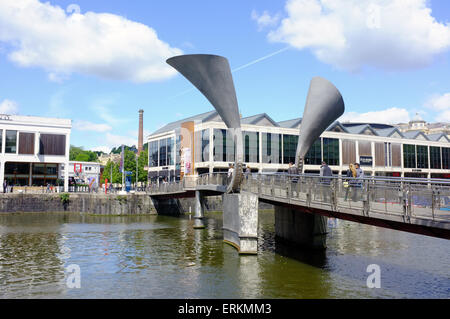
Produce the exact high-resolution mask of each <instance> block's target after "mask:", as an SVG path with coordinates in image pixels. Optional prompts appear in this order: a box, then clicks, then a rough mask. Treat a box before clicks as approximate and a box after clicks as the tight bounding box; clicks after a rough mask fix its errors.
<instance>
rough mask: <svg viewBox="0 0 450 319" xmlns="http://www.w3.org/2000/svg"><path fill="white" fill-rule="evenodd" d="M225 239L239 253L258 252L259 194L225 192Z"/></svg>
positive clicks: (223, 200)
mask: <svg viewBox="0 0 450 319" xmlns="http://www.w3.org/2000/svg"><path fill="white" fill-rule="evenodd" d="M222 202H223V241H224V242H226V243H228V244H230V245H232V246H233V247H235V248H237V250H238V251H239V254H257V253H258V196H257V195H255V194H252V193H247V192H241V193H240V194H223V195H222Z"/></svg>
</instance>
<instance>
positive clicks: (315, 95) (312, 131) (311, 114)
mask: <svg viewBox="0 0 450 319" xmlns="http://www.w3.org/2000/svg"><path fill="white" fill-rule="evenodd" d="M344 111H345V106H344V100H343V99H342V96H341V93H339V91H338V89H337V88H336V87H335V86H334V85H333V84H332V83H331V82H329V81H328V80H326V79H324V78H321V77H318V76H317V77H314V78H312V80H311V84H310V86H309V91H308V97H307V98H306V104H305V110H304V112H303V118H302V123H301V125H300V135H299V138H298V144H297V154H296V157H295V166H296V167H297V168H298V169H299V172H300V173H302V172H303V162H304V158H305V155H306V153H308V151H309V149H310V147H311V146H312V145H313V143H314V142H315V141H316V140H317V139H318V138H319V137H320V135H321V134H322V133H323V132H324V131H325V130H326V129H327V127H328V126H330V125H331V124H332V123H333V122H334V121H336V120H337V119H338V118H339V117H340V116H341V115H342V114H344Z"/></svg>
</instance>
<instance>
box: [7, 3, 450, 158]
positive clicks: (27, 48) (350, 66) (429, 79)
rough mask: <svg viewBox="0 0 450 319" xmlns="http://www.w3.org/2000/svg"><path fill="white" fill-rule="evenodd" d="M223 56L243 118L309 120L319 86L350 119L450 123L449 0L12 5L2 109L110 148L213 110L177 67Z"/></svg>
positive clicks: (79, 142)
mask: <svg viewBox="0 0 450 319" xmlns="http://www.w3.org/2000/svg"><path fill="white" fill-rule="evenodd" d="M195 53H205V54H217V55H221V56H224V57H226V58H227V59H228V61H229V63H230V66H231V69H232V70H233V79H234V82H235V87H236V93H237V98H238V103H239V109H240V112H241V113H242V115H243V116H244V117H245V116H251V115H255V114H259V113H267V114H268V115H269V116H270V117H272V118H273V119H274V120H275V121H283V120H288V119H293V118H298V117H301V116H302V113H303V108H304V104H305V100H306V96H307V92H308V87H309V82H310V80H311V78H312V77H314V76H322V77H325V78H327V79H328V80H330V81H331V82H332V83H333V84H334V85H335V86H336V87H337V88H338V89H339V91H340V92H341V94H342V96H343V98H344V102H345V108H346V113H345V114H344V115H343V116H342V117H341V118H340V120H341V121H354V122H358V121H364V122H379V123H399V122H408V121H409V120H410V119H412V118H413V117H414V116H415V114H416V113H418V114H419V115H420V116H421V117H422V118H423V119H424V120H426V121H428V122H437V121H439V122H450V77H449V74H450V64H449V63H450V2H449V1H448V0H428V1H427V0H284V1H282V0H280V1H273V0H247V1H239V0H227V1H223V0H222V1H220V0H216V1H211V0H196V1H182V0H179V1H175V0H165V1H162V0H161V1H159V0H152V1H148V0H133V1H125V0H115V1H110V0H109V1H106V0H80V1H75V0H68V1H65V0H51V1H47V2H43V1H39V0H0V113H3V114H20V115H32V116H44V117H58V118H70V119H72V124H73V128H72V134H71V144H72V145H76V146H82V147H84V148H85V149H90V150H102V151H105V152H109V150H110V149H111V148H112V147H115V146H118V145H120V144H126V145H136V144H137V136H138V110H139V109H140V108H142V109H143V110H144V134H145V135H147V134H150V133H151V132H153V131H155V130H157V129H159V128H160V127H162V126H163V125H165V124H167V123H170V122H173V121H176V120H180V119H182V118H186V117H189V116H192V115H196V114H199V113H203V112H208V111H211V110H213V107H212V106H211V105H210V103H209V102H208V101H207V100H206V98H205V97H204V96H203V95H202V94H201V93H200V92H198V91H197V90H196V89H194V88H193V86H192V85H191V84H190V83H189V82H188V81H187V80H186V79H185V78H183V77H182V76H181V75H180V74H178V73H177V72H176V71H175V70H174V69H172V68H171V67H170V66H169V65H167V64H166V63H165V60H166V59H167V58H169V57H171V56H175V55H180V54H195Z"/></svg>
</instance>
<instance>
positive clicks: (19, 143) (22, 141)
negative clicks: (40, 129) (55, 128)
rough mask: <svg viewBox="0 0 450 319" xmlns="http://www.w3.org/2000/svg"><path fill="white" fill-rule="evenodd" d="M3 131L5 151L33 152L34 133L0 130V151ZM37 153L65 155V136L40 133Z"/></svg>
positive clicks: (30, 153) (17, 152)
mask: <svg viewBox="0 0 450 319" xmlns="http://www.w3.org/2000/svg"><path fill="white" fill-rule="evenodd" d="M3 132H5V133H4V134H5V153H7V154H19V155H33V154H35V149H34V148H35V147H34V145H35V143H34V142H35V133H26V132H18V131H14V130H5V131H4V130H0V151H1V150H2V149H3ZM38 154H39V155H66V136H65V135H58V134H40V136H39V153H38Z"/></svg>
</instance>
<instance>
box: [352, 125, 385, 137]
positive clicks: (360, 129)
mask: <svg viewBox="0 0 450 319" xmlns="http://www.w3.org/2000/svg"><path fill="white" fill-rule="evenodd" d="M346 129H347V132H348V133H350V134H364V132H366V131H367V130H369V131H370V132H372V134H373V135H378V134H377V132H376V131H375V130H374V129H373V128H372V127H371V126H370V125H369V124H360V125H355V126H347V127H346Z"/></svg>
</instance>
